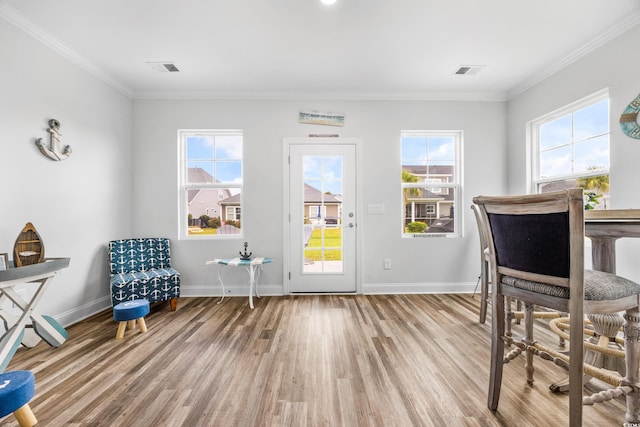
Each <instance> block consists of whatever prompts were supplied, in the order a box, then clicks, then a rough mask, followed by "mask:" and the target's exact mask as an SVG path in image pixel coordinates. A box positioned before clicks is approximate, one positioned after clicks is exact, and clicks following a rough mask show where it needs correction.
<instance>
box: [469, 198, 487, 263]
mask: <svg viewBox="0 0 640 427" xmlns="http://www.w3.org/2000/svg"><path fill="white" fill-rule="evenodd" d="M471 210H472V211H473V216H474V217H475V218H476V225H477V226H478V236H479V237H480V257H481V258H482V259H485V251H486V252H487V253H488V250H489V244H488V243H487V242H488V241H489V239H488V238H487V228H486V227H485V225H484V223H483V218H482V213H481V212H480V208H479V207H478V205H475V204H473V205H471Z"/></svg>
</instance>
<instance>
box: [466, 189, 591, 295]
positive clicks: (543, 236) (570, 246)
mask: <svg viewBox="0 0 640 427" xmlns="http://www.w3.org/2000/svg"><path fill="white" fill-rule="evenodd" d="M473 201H474V203H476V204H477V205H478V207H479V208H480V213H481V216H482V218H483V220H484V223H485V225H484V227H485V230H486V236H488V237H489V238H488V242H487V243H488V246H489V254H490V257H491V259H492V261H493V262H494V265H493V268H494V269H496V272H497V273H499V274H506V275H509V276H514V277H516V278H520V279H524V280H530V281H534V282H542V283H547V284H552V285H557V286H568V287H570V291H569V292H570V295H571V296H572V297H573V296H576V297H579V296H581V295H583V289H582V288H583V285H582V280H583V275H584V204H583V196H582V190H581V189H571V190H565V191H558V192H553V193H544V194H531V195H526V196H511V197H483V196H479V197H475V198H474V199H473ZM574 282H575V283H574ZM574 285H575V287H576V289H575V290H574Z"/></svg>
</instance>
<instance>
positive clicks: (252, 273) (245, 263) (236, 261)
mask: <svg viewBox="0 0 640 427" xmlns="http://www.w3.org/2000/svg"><path fill="white" fill-rule="evenodd" d="M272 262H273V259H272V258H265V257H255V258H250V259H242V258H216V259H213V260H211V261H207V262H206V264H207V265H210V264H218V265H219V266H220V268H219V269H218V280H219V281H220V286H222V298H220V301H218V304H220V303H221V302H222V300H223V299H224V282H223V281H222V267H223V266H231V267H245V268H246V269H247V271H248V272H249V307H251V308H253V294H254V293H255V295H256V297H258V298H260V295H258V286H257V283H258V278H259V276H260V271H261V270H262V265H263V264H271V263H272Z"/></svg>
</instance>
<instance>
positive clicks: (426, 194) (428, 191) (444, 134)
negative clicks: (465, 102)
mask: <svg viewBox="0 0 640 427" xmlns="http://www.w3.org/2000/svg"><path fill="white" fill-rule="evenodd" d="M401 145H402V156H401V157H402V180H401V188H402V200H403V204H404V209H403V210H402V212H404V215H403V218H402V235H403V236H404V237H430V236H459V235H460V233H459V231H458V230H460V226H459V225H458V222H459V220H458V218H457V217H456V215H455V212H456V207H457V206H459V200H460V197H461V194H460V192H461V180H460V176H461V175H460V174H461V170H462V167H461V156H460V151H461V146H462V132H461V131H405V132H402V134H401Z"/></svg>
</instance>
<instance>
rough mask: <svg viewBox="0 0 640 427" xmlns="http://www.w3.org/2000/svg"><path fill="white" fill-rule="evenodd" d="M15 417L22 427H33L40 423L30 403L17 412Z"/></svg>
mask: <svg viewBox="0 0 640 427" xmlns="http://www.w3.org/2000/svg"><path fill="white" fill-rule="evenodd" d="M13 415H15V417H16V420H18V424H20V427H32V426H34V425H36V424H37V423H38V420H37V419H36V416H35V415H33V411H31V408H30V407H29V404H28V403H27V404H25V405H24V406H22V407H21V408H19V409H18V410H16V411H15V412H14V413H13Z"/></svg>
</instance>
